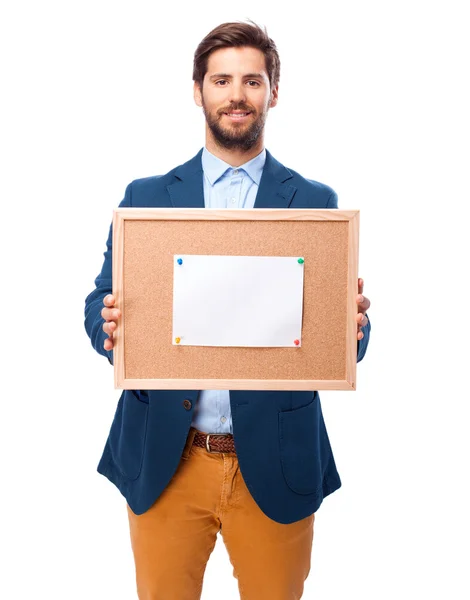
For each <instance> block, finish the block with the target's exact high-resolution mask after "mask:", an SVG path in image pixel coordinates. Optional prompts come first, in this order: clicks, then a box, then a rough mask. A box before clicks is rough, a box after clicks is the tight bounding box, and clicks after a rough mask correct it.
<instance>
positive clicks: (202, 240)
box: [121, 220, 348, 389]
mask: <svg viewBox="0 0 470 600" xmlns="http://www.w3.org/2000/svg"><path fill="white" fill-rule="evenodd" d="M175 254H218V255H239V256H302V257H304V258H305V265H304V305H303V323H302V346H301V347H300V348H296V347H293V348H221V347H201V346H197V347H196V346H174V345H173V344H172V310H173V289H172V288H173V256H174V255H175ZM122 286H123V288H122V289H123V294H122V301H121V304H122V310H123V313H124V315H125V319H124V364H125V377H126V378H127V379H245V380H246V379H261V380H263V379H266V380H277V379H279V380H286V379H288V380H292V379H296V380H297V379H308V380H313V379H324V380H338V379H341V380H344V379H345V372H346V339H347V336H346V326H347V323H346V315H347V306H346V303H347V287H348V221H314V220H311V221H236V220H233V221H215V220H214V221H210V220H209V221H205V220H200V221H197V220H125V221H124V252H123V281H122ZM228 318H229V316H228ZM233 389H235V388H233Z"/></svg>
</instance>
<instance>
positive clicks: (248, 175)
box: [191, 148, 266, 433]
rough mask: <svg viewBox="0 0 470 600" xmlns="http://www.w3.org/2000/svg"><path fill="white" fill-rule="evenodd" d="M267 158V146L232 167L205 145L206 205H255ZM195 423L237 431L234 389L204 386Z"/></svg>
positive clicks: (207, 430) (203, 427)
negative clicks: (234, 428) (232, 409)
mask: <svg viewBox="0 0 470 600" xmlns="http://www.w3.org/2000/svg"><path fill="white" fill-rule="evenodd" d="M265 162H266V150H265V149H263V151H262V152H260V154H258V156H255V158H252V159H251V160H250V161H248V162H247V163H245V164H244V165H241V166H240V167H231V166H230V165H229V164H227V163H226V162H224V161H223V160H221V159H220V158H217V156H214V155H213V154H211V153H210V152H209V151H208V150H207V149H206V148H204V150H203V151H202V170H203V172H204V206H205V208H253V206H254V204H255V199H256V194H257V193H258V188H259V182H260V180H261V175H262V173H263V168H264V163H265ZM227 318H229V315H227ZM191 425H192V426H193V427H195V428H196V429H199V431H204V432H205V433H233V425H232V411H231V410H230V391H229V390H201V392H200V394H199V398H198V401H197V403H196V406H195V409H194V413H193V420H192V423H191Z"/></svg>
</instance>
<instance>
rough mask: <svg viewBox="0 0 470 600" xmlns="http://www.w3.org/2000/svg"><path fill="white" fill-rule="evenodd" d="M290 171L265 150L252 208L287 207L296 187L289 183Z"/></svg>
mask: <svg viewBox="0 0 470 600" xmlns="http://www.w3.org/2000/svg"><path fill="white" fill-rule="evenodd" d="M290 179H292V173H291V172H290V171H289V169H286V167H284V165H281V163H280V162H278V161H277V160H276V159H275V158H274V157H273V156H272V154H271V153H270V152H269V151H268V150H266V162H265V164H264V169H263V174H262V175H261V180H260V182H259V189H258V193H257V194H256V200H255V205H254V208H289V205H290V203H291V202H292V198H293V197H294V194H295V192H296V191H297V188H296V187H295V186H293V185H291V184H290Z"/></svg>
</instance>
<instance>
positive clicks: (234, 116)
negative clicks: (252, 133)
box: [224, 112, 251, 119]
mask: <svg viewBox="0 0 470 600" xmlns="http://www.w3.org/2000/svg"><path fill="white" fill-rule="evenodd" d="M224 115H225V116H226V117H230V118H231V119H244V118H245V117H247V116H248V115H251V112H243V113H224Z"/></svg>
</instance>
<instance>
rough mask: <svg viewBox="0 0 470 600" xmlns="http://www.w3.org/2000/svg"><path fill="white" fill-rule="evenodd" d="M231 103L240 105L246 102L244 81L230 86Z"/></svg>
mask: <svg viewBox="0 0 470 600" xmlns="http://www.w3.org/2000/svg"><path fill="white" fill-rule="evenodd" d="M229 100H230V102H232V104H238V103H239V102H246V92H245V88H244V86H243V82H242V81H235V80H234V81H233V82H232V85H231V86H230V98H229Z"/></svg>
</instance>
